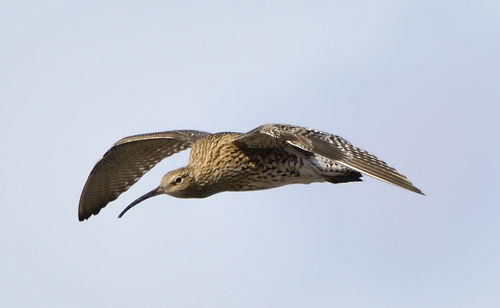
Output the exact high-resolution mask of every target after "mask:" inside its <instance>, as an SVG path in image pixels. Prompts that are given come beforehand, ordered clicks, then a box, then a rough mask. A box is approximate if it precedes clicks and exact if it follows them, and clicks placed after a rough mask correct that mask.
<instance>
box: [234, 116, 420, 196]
mask: <svg viewBox="0 0 500 308" xmlns="http://www.w3.org/2000/svg"><path fill="white" fill-rule="evenodd" d="M235 143H236V144H237V145H240V146H241V145H244V146H247V147H263V146H278V145H284V144H289V145H292V146H295V147H297V148H300V149H302V150H304V151H308V152H311V153H316V154H319V155H322V156H324V157H326V158H329V159H331V160H333V161H335V162H337V163H339V164H341V165H344V166H346V167H348V168H351V169H354V170H356V171H359V172H361V173H364V174H366V175H369V176H371V177H374V178H376V179H378V180H381V181H384V182H387V183H390V184H393V185H396V186H400V187H402V188H405V189H408V190H411V191H413V192H416V193H419V194H422V195H423V192H422V191H421V190H420V189H418V188H417V187H415V186H414V185H413V184H412V183H411V182H410V181H409V180H408V179H407V178H406V177H405V176H404V175H402V174H400V173H398V172H397V171H396V169H394V168H392V167H390V166H389V165H388V164H386V163H385V162H384V161H382V160H380V159H378V158H377V157H376V156H374V155H372V154H370V153H368V152H367V151H365V150H362V149H359V148H357V147H355V146H353V145H352V144H351V143H349V142H348V141H347V140H345V139H343V138H342V137H339V136H336V135H332V134H328V133H325V132H321V131H316V130H312V129H307V128H304V127H300V126H292V125H282V124H267V125H262V126H259V127H257V128H256V129H254V130H252V131H250V132H248V133H246V134H243V135H242V136H241V137H238V138H237V139H236V140H235Z"/></svg>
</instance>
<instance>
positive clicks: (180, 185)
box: [118, 167, 205, 218]
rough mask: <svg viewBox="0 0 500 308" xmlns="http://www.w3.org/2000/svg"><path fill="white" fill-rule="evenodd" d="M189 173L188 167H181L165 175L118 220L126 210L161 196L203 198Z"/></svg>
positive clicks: (128, 207)
mask: <svg viewBox="0 0 500 308" xmlns="http://www.w3.org/2000/svg"><path fill="white" fill-rule="evenodd" d="M190 171H191V170H190V168H189V167H182V168H179V169H176V170H172V171H170V172H169V173H167V174H165V176H163V179H162V180H161V183H160V186H158V187H156V188H155V189H153V190H152V191H150V192H148V193H147V194H145V195H143V196H141V197H139V198H138V199H137V200H135V201H134V202H132V203H131V204H130V205H129V206H127V207H126V208H125V209H124V210H123V211H122V212H121V213H120V215H119V216H118V218H120V217H122V216H123V215H124V214H125V213H126V212H127V211H128V210H130V209H131V208H132V207H134V206H135V205H137V204H139V203H140V202H142V201H144V200H146V199H149V198H151V197H154V196H158V195H161V194H167V195H169V196H172V197H176V198H197V197H198V198H200V197H204V196H205V195H203V196H202V195H200V193H199V192H200V191H199V189H198V185H196V181H195V179H194V177H193V175H192V173H191V172H190Z"/></svg>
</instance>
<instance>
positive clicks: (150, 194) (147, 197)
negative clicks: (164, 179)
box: [118, 186, 163, 218]
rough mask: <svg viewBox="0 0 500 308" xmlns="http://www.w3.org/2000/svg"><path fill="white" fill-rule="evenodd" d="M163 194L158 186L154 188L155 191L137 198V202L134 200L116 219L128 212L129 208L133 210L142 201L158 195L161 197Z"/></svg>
mask: <svg viewBox="0 0 500 308" xmlns="http://www.w3.org/2000/svg"><path fill="white" fill-rule="evenodd" d="M162 193H163V192H162V191H161V189H160V186H158V187H156V188H155V189H153V190H152V191H150V192H148V193H147V194H145V195H144V196H142V197H139V198H137V200H135V201H134V202H132V203H130V204H129V205H128V206H127V207H126V208H125V209H124V210H123V211H122V212H121V213H120V215H118V218H121V217H122V216H123V215H124V214H125V213H126V212H127V211H128V210H130V209H131V208H133V207H134V206H135V205H137V204H139V203H141V202H142V201H144V200H146V199H149V198H151V197H154V196H158V195H161V194H162Z"/></svg>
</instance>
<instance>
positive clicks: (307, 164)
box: [78, 124, 422, 220]
mask: <svg viewBox="0 0 500 308" xmlns="http://www.w3.org/2000/svg"><path fill="white" fill-rule="evenodd" d="M188 147H191V154H190V157H189V163H188V165H187V166H186V167H182V168H179V169H176V170H173V171H170V172H169V173H167V174H166V175H165V176H164V177H163V179H162V181H161V183H160V186H158V187H157V188H155V189H154V190H152V191H151V192H149V193H147V194H146V195H144V196H142V197H140V198H139V199H137V200H136V201H134V202H133V203H132V204H130V205H129V206H128V207H127V208H126V209H125V210H124V211H123V212H122V213H121V214H120V217H121V216H122V215H123V214H124V213H125V212H126V211H127V210H129V209H130V208H131V207H133V206H135V205H136V204H137V203H139V202H141V201H143V200H145V199H147V198H150V197H153V196H156V195H159V194H167V195H171V196H174V197H178V198H205V197H208V196H210V195H213V194H215V193H218V192H223V191H246V190H260V189H269V188H274V187H279V186H283V185H287V184H295V183H303V184H309V183H313V182H325V181H327V182H331V183H343V182H353V181H361V179H360V178H361V173H364V174H366V175H369V176H372V177H374V178H377V179H379V180H382V181H385V182H388V183H391V184H394V185H397V186H400V187H403V188H405V189H408V190H411V191H414V192H416V193H419V194H422V192H421V191H420V190H419V189H418V188H416V187H415V186H413V184H411V182H409V181H408V179H407V178H406V177H405V176H403V175H401V174H399V173H398V172H397V171H396V170H395V169H394V168H392V167H390V166H388V165H387V164H386V163H385V162H383V161H381V160H379V159H378V158H376V157H375V156H373V155H371V154H369V153H368V152H366V151H364V150H361V149H359V148H356V147H354V146H353V145H351V144H350V143H349V142H347V141H346V140H345V139H343V138H341V137H339V136H335V135H331V134H328V133H324V132H320V131H316V130H311V129H307V128H303V127H299V126H291V125H279V124H267V125H263V126H259V127H257V128H256V129H254V130H252V131H250V132H248V133H217V134H209V133H206V132H201V131H192V130H180V131H168V132H162V133H153V134H143V135H137V136H131V137H127V138H123V139H121V140H120V141H118V142H117V143H116V144H115V145H114V146H113V147H112V148H111V149H110V150H109V151H108V152H106V154H104V157H103V158H102V159H101V160H100V161H99V162H98V163H97V164H96V165H95V166H94V168H93V169H92V171H91V173H90V175H89V178H88V179H87V182H86V183H85V187H84V188H83V192H82V195H81V197H80V205H79V211H78V217H79V219H80V220H84V219H87V218H89V217H90V216H91V215H92V214H94V215H95V214H97V213H98V212H99V211H100V210H101V208H103V207H104V206H106V204H107V203H109V202H110V201H112V200H115V199H116V198H117V197H118V196H119V195H120V194H121V193H123V192H124V191H126V190H127V189H128V188H129V187H130V186H131V185H133V184H134V183H135V182H136V181H137V180H139V178H140V177H141V176H142V175H143V174H144V173H146V172H147V171H149V170H150V169H151V168H152V167H153V166H154V165H156V164H157V163H158V162H159V161H161V160H162V159H163V158H166V157H168V156H170V155H172V154H174V153H177V152H179V151H181V150H184V149H186V148H188Z"/></svg>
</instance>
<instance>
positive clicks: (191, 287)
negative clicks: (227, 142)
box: [0, 0, 500, 308]
mask: <svg viewBox="0 0 500 308" xmlns="http://www.w3.org/2000/svg"><path fill="white" fill-rule="evenodd" d="M0 37H1V39H2V40H1V42H2V43H1V48H0V89H1V90H0V126H1V131H2V134H3V138H2V143H1V145H0V147H1V158H2V159H1V162H0V171H1V177H0V186H1V194H0V206H1V210H2V215H1V216H0V247H1V252H0V306H2V307H111V306H114V307H436V308H437V307H439V308H442V307H454V308H456V307H499V306H500V225H499V220H500V193H499V182H500V181H499V179H498V173H499V172H500V164H499V163H498V158H499V155H500V143H499V132H500V125H498V123H497V121H498V117H499V115H500V108H499V103H500V56H499V55H500V4H499V2H498V1H493V0H492V1H451V0H450V1H411V0H403V1H362V0H360V1H325V2H321V1H245V2H236V1H176V2H173V1H135V2H134V1H22V0H21V1H3V2H2V3H1V4H0ZM269 122H277V123H288V124H296V125H303V126H307V127H312V128H316V129H320V130H324V131H327V132H331V133H335V134H338V135H340V136H342V137H344V138H346V139H348V140H349V141H351V142H352V143H353V144H355V145H357V146H359V147H361V148H363V149H366V150H368V151H370V152H372V153H373V154H376V155H377V156H379V157H380V158H382V159H383V160H385V161H387V162H389V163H390V164H391V165H392V166H394V167H396V168H397V169H398V170H399V171H401V172H402V173H403V174H405V175H407V176H408V177H409V179H410V180H411V181H412V182H413V183H414V184H415V185H416V186H417V187H419V188H421V189H422V190H423V191H424V192H425V193H426V194H427V195H426V196H420V195H417V194H414V193H411V192H408V191H405V190H403V189H400V188H397V187H394V186H391V185H388V184H385V183H383V182H380V181H377V180H374V179H371V178H365V181H364V182H363V183H350V184H339V185H331V184H311V185H291V186H287V187H282V188H278V189H273V190H268V191H260V192H231V193H221V194H217V195H214V196H212V197H210V198H207V199H201V200H194V199H193V200H191V199H184V200H183V199H175V198H172V197H168V196H161V197H156V198H154V199H150V200H148V201H146V202H144V203H143V204H141V205H139V206H137V207H136V208H134V209H133V210H132V211H130V212H129V213H127V215H126V216H125V217H124V218H123V219H117V218H116V216H117V215H118V214H119V212H120V211H121V210H122V209H123V208H124V207H125V206H126V205H128V204H129V203H130V202H131V201H133V200H134V199H136V198H137V197H139V196H140V195H142V194H144V193H146V192H148V191H150V190H151V189H152V188H154V187H156V186H157V185H158V184H159V182H160V180H161V177H162V175H163V174H164V173H166V172H167V171H169V170H171V169H174V168H177V167H180V166H182V165H184V164H186V162H187V158H188V152H187V151H186V152H183V153H180V154H177V155H175V156H173V157H171V158H169V159H166V160H165V161H163V162H162V163H161V164H159V165H158V166H157V167H156V168H155V169H153V170H152V171H151V172H149V173H148V174H146V175H145V176H144V177H143V178H142V179H141V181H140V182H139V183H137V184H136V185H135V186H134V187H132V188H131V189H130V190H129V191H127V192H126V193H124V194H123V195H122V196H121V197H120V198H119V199H118V200H116V201H114V202H112V203H110V204H109V205H108V206H107V207H106V208H105V209H103V210H102V211H101V213H100V214H99V215H98V216H96V217H92V218H91V219H90V220H88V221H85V222H83V223H82V222H78V220H77V207H78V200H79V197H80V193H81V190H82V188H83V185H84V183H85V180H86V179H87V176H88V174H89V172H90V170H91V169H92V167H93V165H94V163H95V162H96V161H97V160H98V159H99V158H100V157H101V156H102V154H104V152H105V151H106V150H107V149H108V148H109V147H110V146H111V145H112V144H113V143H114V142H115V141H117V140H118V139H120V138H122V137H124V136H128V135H132V134H137V133H144V132H154V131H165V130H175V129H199V130H206V131H210V132H218V131H228V130H229V131H248V130H250V129H252V128H254V127H256V126H258V125H261V124H264V123H269Z"/></svg>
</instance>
